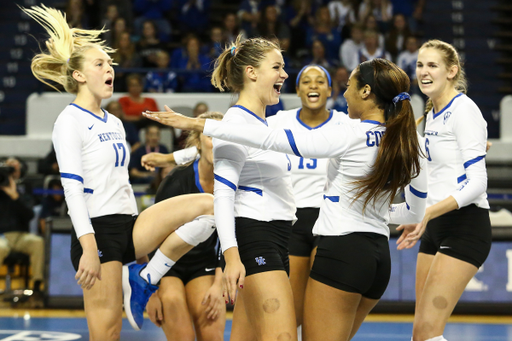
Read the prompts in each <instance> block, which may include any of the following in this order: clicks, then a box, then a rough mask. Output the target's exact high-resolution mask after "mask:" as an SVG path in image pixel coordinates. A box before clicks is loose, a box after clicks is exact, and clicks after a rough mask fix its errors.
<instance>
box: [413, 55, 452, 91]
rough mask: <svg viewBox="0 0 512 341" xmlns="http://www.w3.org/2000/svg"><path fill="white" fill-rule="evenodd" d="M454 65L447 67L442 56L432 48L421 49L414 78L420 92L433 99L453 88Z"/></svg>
mask: <svg viewBox="0 0 512 341" xmlns="http://www.w3.org/2000/svg"><path fill="white" fill-rule="evenodd" d="M457 71H458V69H457V67H456V66H455V65H452V66H448V65H446V63H445V62H444V59H443V55H442V54H441V52H439V51H438V50H436V49H433V48H422V49H420V51H419V53H418V62H417V63H416V77H417V78H418V85H419V87H420V90H421V92H423V93H424V94H425V95H427V96H428V97H430V98H432V99H435V98H439V97H441V96H442V95H443V93H444V92H445V91H447V90H449V89H451V88H453V87H454V84H453V78H454V77H455V75H456V74H457Z"/></svg>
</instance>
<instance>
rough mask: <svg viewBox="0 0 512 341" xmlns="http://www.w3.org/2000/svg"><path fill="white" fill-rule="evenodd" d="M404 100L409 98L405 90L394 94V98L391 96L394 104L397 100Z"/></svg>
mask: <svg viewBox="0 0 512 341" xmlns="http://www.w3.org/2000/svg"><path fill="white" fill-rule="evenodd" d="M404 100H409V101H410V100H411V96H410V95H409V94H408V93H407V92H401V93H399V94H398V95H396V96H395V98H393V103H395V104H396V103H397V102H399V101H404Z"/></svg>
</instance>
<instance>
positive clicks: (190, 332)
mask: <svg viewBox="0 0 512 341" xmlns="http://www.w3.org/2000/svg"><path fill="white" fill-rule="evenodd" d="M158 295H159V296H160V300H161V301H162V309H163V315H164V319H163V321H162V329H163V331H164V333H165V336H166V337H167V340H168V341H171V340H176V341H182V340H183V341H194V340H195V334H194V327H193V325H192V320H191V318H190V312H189V310H188V306H187V297H186V291H185V286H184V285H183V282H182V281H181V279H179V278H177V277H171V276H169V277H164V278H162V280H161V282H160V287H159V288H158Z"/></svg>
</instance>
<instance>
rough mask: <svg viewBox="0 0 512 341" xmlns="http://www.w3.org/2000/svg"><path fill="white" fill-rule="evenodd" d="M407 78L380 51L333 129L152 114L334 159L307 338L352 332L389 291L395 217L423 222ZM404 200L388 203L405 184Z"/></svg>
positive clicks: (309, 292) (413, 237)
mask: <svg viewBox="0 0 512 341" xmlns="http://www.w3.org/2000/svg"><path fill="white" fill-rule="evenodd" d="M408 89H409V78H408V77H407V75H406V74H405V73H404V72H403V70H401V69H399V68H398V67H397V66H396V65H395V64H393V63H392V62H390V61H387V60H384V59H374V60H372V61H367V62H364V63H362V64H360V65H359V66H358V67H357V68H356V69H355V70H354V71H353V72H352V74H351V76H350V79H349V84H348V88H347V91H346V92H345V94H344V96H345V98H346V99H347V103H348V114H349V116H350V117H351V118H358V119H360V121H356V120H354V121H348V120H347V121H345V122H340V124H339V125H336V126H335V127H331V128H325V129H321V130H313V131H310V132H308V133H299V132H298V131H297V130H296V129H269V128H267V127H264V126H261V127H260V126H249V125H247V124H243V123H242V122H225V121H222V122H216V121H212V120H206V124H205V120H198V119H191V118H187V117H184V116H182V115H179V114H176V113H174V112H173V111H172V110H170V109H169V108H166V110H167V111H168V112H166V113H147V114H146V117H149V118H153V119H155V120H157V121H159V122H161V123H163V124H167V125H171V126H174V127H177V128H181V129H192V130H198V131H202V132H203V133H204V134H206V135H209V136H213V137H216V138H221V139H225V140H230V141H233V142H237V143H242V144H244V145H249V146H251V147H253V148H260V149H263V150H267V149H272V150H277V151H280V152H284V153H293V154H295V155H297V156H299V157H309V158H312V157H313V158H330V160H329V168H328V171H327V184H326V188H325V191H324V196H323V198H324V200H323V202H322V206H321V207H320V214H319V218H318V220H317V222H316V223H315V226H314V228H313V233H314V234H317V235H320V240H319V243H318V248H317V253H316V255H315V260H314V263H313V267H312V270H311V274H310V278H309V280H308V284H307V288H306V296H305V301H304V325H303V337H304V338H305V339H306V340H350V339H351V338H352V337H353V336H354V335H355V333H356V332H357V330H358V328H359V327H360V325H361V323H362V322H363V320H364V319H365V317H366V316H367V314H368V313H369V312H370V311H371V309H372V308H373V307H374V306H375V305H376V304H377V302H378V300H379V298H380V297H381V296H382V294H383V293H384V291H385V289H386V287H387V284H388V281H389V276H390V271H391V264H390V263H391V261H390V255H389V246H388V238H389V228H388V226H387V223H388V221H389V218H390V216H391V218H392V219H391V221H393V222H401V221H404V220H405V221H409V220H414V221H417V222H419V221H421V219H422V218H423V215H424V212H425V206H426V197H427V189H426V174H425V172H420V169H421V168H424V167H425V163H426V162H425V159H424V158H423V157H421V150H420V143H419V140H418V135H417V133H416V125H415V122H414V115H413V112H412V107H411V104H410V102H409V100H410V97H409V95H408V94H407V93H406V91H407V90H408ZM401 189H405V192H406V202H405V203H403V204H400V205H393V206H391V207H390V202H392V200H393V198H394V197H395V195H396V194H397V193H398V191H399V190H401ZM422 232H423V230H421V229H420V228H418V229H416V230H413V231H410V230H408V231H407V237H405V238H404V239H403V240H402V241H401V244H400V245H399V247H404V246H405V247H407V246H409V245H410V244H414V243H416V241H417V240H418V238H419V236H420V235H421V233H422Z"/></svg>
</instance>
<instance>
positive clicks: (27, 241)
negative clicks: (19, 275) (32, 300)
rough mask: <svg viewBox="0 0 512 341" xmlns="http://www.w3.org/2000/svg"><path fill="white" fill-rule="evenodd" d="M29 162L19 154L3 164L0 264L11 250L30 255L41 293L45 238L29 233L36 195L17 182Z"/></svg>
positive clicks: (0, 174) (0, 178) (36, 288)
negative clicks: (26, 162) (33, 196)
mask: <svg viewBox="0 0 512 341" xmlns="http://www.w3.org/2000/svg"><path fill="white" fill-rule="evenodd" d="M24 167H25V166H24V165H23V163H22V162H21V161H20V160H19V159H16V158H9V159H7V161H5V162H3V163H1V164H0V264H3V261H4V259H5V258H6V257H7V256H8V255H9V253H10V252H11V251H17V252H22V253H26V254H28V255H29V256H30V265H31V267H32V275H33V276H32V280H33V283H34V287H33V289H34V291H35V292H36V293H38V294H36V296H40V293H41V284H42V282H43V267H44V240H43V238H42V237H40V236H37V235H35V234H32V233H29V222H30V220H31V219H32V218H33V217H34V211H33V209H32V207H33V203H34V201H33V198H32V196H31V195H29V193H27V192H25V191H23V190H22V189H20V188H18V186H17V182H19V181H20V178H22V174H23V173H25V170H24V169H23V168H24Z"/></svg>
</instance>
